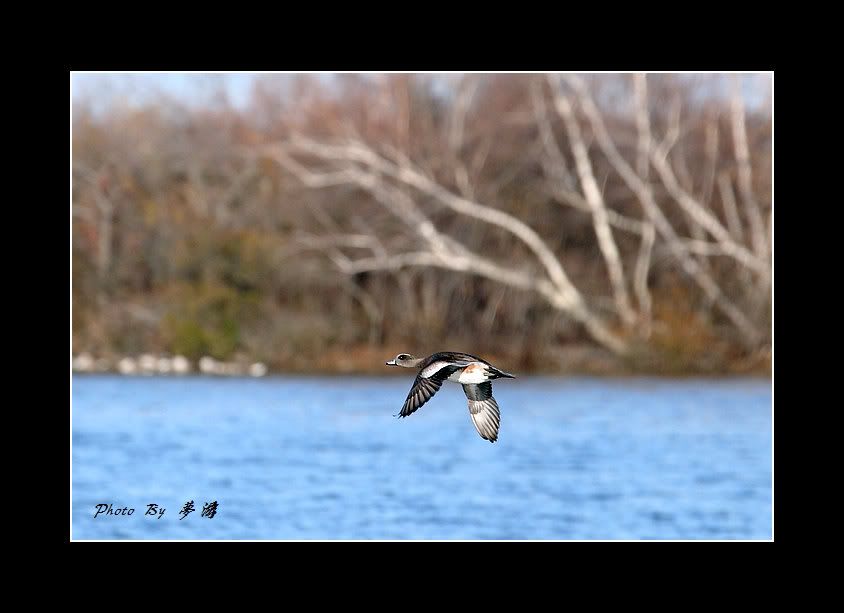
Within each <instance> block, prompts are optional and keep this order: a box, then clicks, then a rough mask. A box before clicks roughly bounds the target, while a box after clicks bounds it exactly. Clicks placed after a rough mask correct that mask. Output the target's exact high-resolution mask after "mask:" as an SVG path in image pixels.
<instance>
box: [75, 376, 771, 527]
mask: <svg viewBox="0 0 844 613" xmlns="http://www.w3.org/2000/svg"><path fill="white" fill-rule="evenodd" d="M412 381H413V376H412V373H410V372H409V373H408V376H407V377H405V378H373V377H293V376H284V377H265V378H261V379H241V378H213V377H207V378H206V377H198V376H197V377H120V376H106V375H82V376H79V375H74V377H73V383H72V401H73V405H72V419H73V422H72V444H73V448H72V459H73V467H72V535H71V536H72V539H74V540H84V539H203V540H204V539H770V538H771V537H772V533H771V495H772V487H771V477H772V475H771V451H772V449H771V427H772V426H771V383H770V381H769V380H762V379H752V380H750V379H747V380H745V379H738V380H736V379H730V380H711V379H707V380H704V379H692V380H658V379H598V378H595V379H593V378H565V379H557V378H540V377H520V378H518V379H515V380H502V381H497V382H495V383H494V385H493V388H494V393H495V397H496V399H497V400H498V403H499V405H500V406H501V431H500V438H499V440H498V442H497V443H495V444H491V443H489V442H487V441H485V440H483V439H481V438H480V437H479V436H478V434H477V432H476V431H475V429H474V427H473V426H472V422H471V420H470V418H469V412H468V409H467V406H466V398H465V396H464V395H463V391H462V389H461V388H460V386H459V385H455V384H452V383H446V384H445V385H444V386H443V388H442V389H441V390H440V392H439V393H437V395H436V396H435V397H434V398H433V399H432V400H431V401H430V402H429V403H428V404H426V405H425V406H424V407H422V408H421V409H420V410H419V411H417V412H416V413H414V414H413V415H411V416H410V417H408V418H406V419H396V418H395V417H394V415H395V414H396V413H398V411H399V409H400V408H401V405H402V403H403V401H404V398H405V396H406V395H407V392H408V390H409V389H410V386H411V384H412ZM190 501H192V502H193V503H194V508H195V511H194V512H193V513H189V514H187V515H186V516H185V517H184V519H180V517H182V516H181V515H180V513H179V512H180V510H181V509H182V507H183V506H184V505H185V504H186V503H188V502H190ZM213 502H216V503H217V507H216V514H215V515H214V516H213V517H207V516H205V517H203V516H202V512H203V509H204V508H205V505H206V503H209V507H208V508H209V510H210V508H211V507H210V503H213ZM98 504H102V505H108V504H111V505H112V511H113V512H114V511H117V510H118V509H123V508H127V509H130V508H133V509H134V512H133V514H132V515H115V514H107V513H105V512H103V513H101V514H100V515H99V516H97V517H96V518H95V517H94V515H95V513H96V512H97V506H96V505H98ZM150 504H155V505H157V507H155V510H156V513H159V512H160V509H161V508H164V509H165V511H164V514H163V515H160V517H159V515H157V514H156V515H145V513H146V511H147V509H148V506H147V505H150ZM99 508H100V509H106V506H103V507H99ZM127 512H128V511H127ZM209 514H210V513H209Z"/></svg>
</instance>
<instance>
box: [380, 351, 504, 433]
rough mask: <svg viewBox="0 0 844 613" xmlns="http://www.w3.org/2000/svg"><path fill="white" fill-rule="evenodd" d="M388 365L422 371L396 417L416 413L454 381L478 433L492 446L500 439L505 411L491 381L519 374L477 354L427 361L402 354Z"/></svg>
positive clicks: (437, 355)
mask: <svg viewBox="0 0 844 613" xmlns="http://www.w3.org/2000/svg"><path fill="white" fill-rule="evenodd" d="M386 365H387V366H401V367H404V368H416V369H418V370H419V373H418V374H417V375H416V380H415V381H414V382H413V387H411V388H410V393H408V395H407V399H405V401H404V405H403V406H402V408H401V411H400V412H399V413H398V415H396V417H400V418H401V417H407V416H408V415H411V414H413V413H414V412H416V411H417V410H419V409H420V408H421V407H422V406H423V405H424V404H425V403H426V402H428V401H429V400H430V399H431V398H433V396H434V394H436V393H437V392H438V391H439V389H440V387H442V384H443V383H444V382H446V381H454V382H456V383H460V384H461V385H463V392H464V393H465V394H466V399H467V401H468V403H469V415H470V417H471V418H472V423H473V424H474V426H475V429H476V430H477V431H478V434H479V435H480V436H481V438H483V439H484V440H487V441H489V442H491V443H494V442H495V441H497V440H498V429H499V427H500V425H501V411H500V410H499V408H498V402H496V400H495V398H493V397H492V383H491V381H493V380H495V379H515V378H516V376H515V375H511V374H510V373H507V372H504V371H503V370H500V369H498V368H496V367H495V366H493V365H492V364H490V363H489V362H487V361H486V360H484V359H482V358H479V357H478V356H476V355H472V354H471V353H461V352H456V351H439V352H437V353H433V354H431V355H429V356H428V357H427V358H419V357H416V356H415V355H412V354H410V353H400V354H398V355H397V356H396V357H395V358H393V359H392V360H390V361H389V362H386Z"/></svg>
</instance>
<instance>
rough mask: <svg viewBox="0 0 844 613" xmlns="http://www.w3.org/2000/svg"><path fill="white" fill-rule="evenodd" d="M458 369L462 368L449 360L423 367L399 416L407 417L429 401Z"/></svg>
mask: <svg viewBox="0 0 844 613" xmlns="http://www.w3.org/2000/svg"><path fill="white" fill-rule="evenodd" d="M457 370H460V367H459V366H455V365H454V364H449V363H448V362H434V363H432V364H429V365H428V366H426V367H425V368H423V369H422V370H421V371H420V372H419V374H418V375H417V377H416V380H415V381H414V382H413V387H412V388H410V393H409V394H408V395H407V399H406V400H405V401H404V406H402V408H401V411H400V412H399V415H398V416H399V417H407V416H408V415H410V414H411V413H413V412H414V411H415V410H416V409H418V408H419V407H421V406H422V405H423V404H425V403H426V402H428V401H429V400H430V399H431V398H432V397H433V395H434V394H436V393H437V392H438V391H439V389H440V387H442V384H443V381H445V380H446V379H448V378H449V377H450V376H451V375H452V373H454V372H455V371H457Z"/></svg>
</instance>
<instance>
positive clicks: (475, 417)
mask: <svg viewBox="0 0 844 613" xmlns="http://www.w3.org/2000/svg"><path fill="white" fill-rule="evenodd" d="M463 392H464V393H465V394H466V398H468V399H469V415H470V416H471V417H472V423H473V424H475V430H477V431H478V434H480V435H481V438H484V439H486V440H488V441H489V442H490V443H494V442H495V441H497V440H498V428H499V426H500V425H501V411H499V410H498V403H497V402H496V401H495V398H493V397H492V383H490V382H489V381H486V382H484V383H467V384H465V385H464V386H463Z"/></svg>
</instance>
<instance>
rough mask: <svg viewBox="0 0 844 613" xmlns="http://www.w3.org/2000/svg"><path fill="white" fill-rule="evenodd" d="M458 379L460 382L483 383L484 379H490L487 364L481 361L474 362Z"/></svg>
mask: <svg viewBox="0 0 844 613" xmlns="http://www.w3.org/2000/svg"><path fill="white" fill-rule="evenodd" d="M457 380H458V381H459V382H460V383H483V382H484V381H488V380H489V377H488V376H487V372H486V366H484V365H483V364H481V363H480V362H472V363H471V364H469V365H468V366H467V367H466V368H464V369H463V372H462V373H460V377H459V378H458V379H457Z"/></svg>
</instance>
